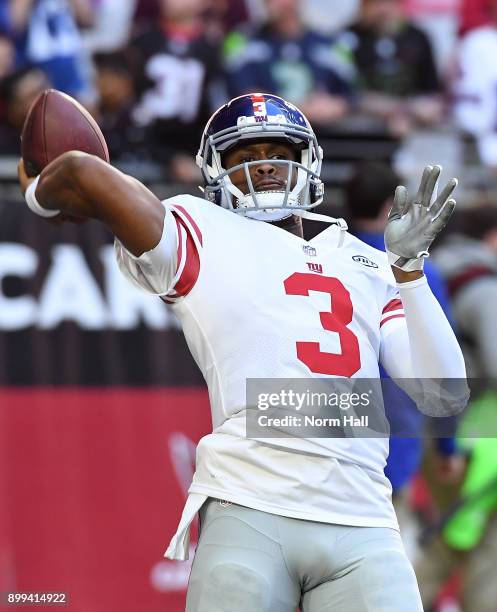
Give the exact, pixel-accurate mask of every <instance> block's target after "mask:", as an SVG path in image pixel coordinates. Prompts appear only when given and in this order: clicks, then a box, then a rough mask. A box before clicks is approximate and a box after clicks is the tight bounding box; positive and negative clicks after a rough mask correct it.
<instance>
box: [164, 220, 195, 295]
mask: <svg viewBox="0 0 497 612" xmlns="http://www.w3.org/2000/svg"><path fill="white" fill-rule="evenodd" d="M174 218H175V219H176V223H177V224H178V234H179V233H180V230H179V227H180V225H181V227H183V229H184V230H185V232H186V249H185V250H186V261H185V265H184V267H183V271H182V272H181V275H180V277H179V279H178V281H177V282H176V285H175V287H174V292H175V293H174V294H170V295H169V298H176V297H184V296H185V295H188V293H190V291H191V290H192V289H193V287H194V285H195V283H196V282H197V279H198V275H199V273H200V256H199V253H198V251H197V246H196V244H195V241H194V240H193V238H192V236H191V234H190V231H189V229H188V227H187V226H186V223H185V222H184V221H183V220H182V219H181V217H179V216H176V215H174ZM178 240H179V244H178V266H179V265H180V262H181V259H180V253H181V252H180V250H179V249H180V247H181V239H180V238H179V239H178Z"/></svg>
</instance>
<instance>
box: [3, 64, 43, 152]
mask: <svg viewBox="0 0 497 612" xmlns="http://www.w3.org/2000/svg"><path fill="white" fill-rule="evenodd" d="M49 86H50V83H49V81H48V79H47V77H46V75H45V73H44V72H43V71H41V70H39V69H38V68H24V69H22V70H19V71H17V72H14V73H13V74H11V75H9V76H8V77H6V78H5V79H4V80H3V81H2V82H1V89H0V92H1V98H2V101H3V104H4V108H5V120H4V121H3V122H2V123H1V124H0V155H15V156H16V157H18V156H19V153H20V143H19V138H20V135H21V131H22V126H23V124H24V119H25V118H26V115H27V114H28V111H29V107H30V106H31V104H32V102H33V101H34V100H35V98H36V97H37V96H38V95H39V94H40V93H41V92H42V91H44V90H45V89H46V88H47V87H49Z"/></svg>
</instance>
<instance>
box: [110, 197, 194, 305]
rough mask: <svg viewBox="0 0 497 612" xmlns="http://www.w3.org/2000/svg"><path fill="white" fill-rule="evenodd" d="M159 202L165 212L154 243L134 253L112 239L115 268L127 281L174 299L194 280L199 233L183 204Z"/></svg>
mask: <svg viewBox="0 0 497 612" xmlns="http://www.w3.org/2000/svg"><path fill="white" fill-rule="evenodd" d="M163 205H164V208H165V212H166V214H165V217H164V226H163V230H162V236H161V239H160V241H159V243H158V244H157V246H156V247H154V248H153V249H152V250H151V251H147V252H146V253H143V254H142V255H140V256H139V257H136V256H135V255H133V254H132V253H130V252H129V251H128V250H127V249H126V248H125V247H124V245H122V244H121V243H120V242H119V240H117V239H116V240H115V241H114V249H115V253H116V259H117V263H118V266H119V269H120V270H121V272H122V274H124V276H125V277H126V278H127V279H128V280H129V281H130V282H131V283H133V284H134V285H135V286H137V287H138V288H140V289H142V290H144V291H147V292H148V293H152V294H154V295H158V296H161V297H162V298H163V299H164V301H166V302H168V303H174V302H176V301H177V300H178V299H180V298H182V297H185V296H186V295H188V294H189V293H190V291H191V290H192V289H193V287H194V286H195V283H196V282H197V279H198V276H199V273H200V258H201V250H202V234H201V232H200V229H199V226H198V224H197V223H196V221H195V220H194V218H193V216H192V215H191V214H190V213H189V212H188V211H187V210H186V208H185V207H184V206H181V205H171V204H169V203H166V202H163Z"/></svg>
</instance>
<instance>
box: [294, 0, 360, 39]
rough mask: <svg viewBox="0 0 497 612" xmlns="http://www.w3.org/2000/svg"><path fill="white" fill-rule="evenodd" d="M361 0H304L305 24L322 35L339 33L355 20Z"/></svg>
mask: <svg viewBox="0 0 497 612" xmlns="http://www.w3.org/2000/svg"><path fill="white" fill-rule="evenodd" d="M360 4H361V0H347V2H344V1H343V0H304V18H305V22H306V23H307V24H308V25H309V26H311V27H312V28H314V29H315V30H318V31H319V32H323V33H328V34H329V33H330V32H339V31H340V30H343V29H344V28H347V27H348V26H350V24H351V23H353V22H354V21H355V20H356V19H357V14H358V13H359V7H360Z"/></svg>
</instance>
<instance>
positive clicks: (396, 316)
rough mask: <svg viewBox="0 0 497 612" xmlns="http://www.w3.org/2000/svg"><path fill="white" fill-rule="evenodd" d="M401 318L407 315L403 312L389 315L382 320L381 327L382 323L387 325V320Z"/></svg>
mask: <svg viewBox="0 0 497 612" xmlns="http://www.w3.org/2000/svg"><path fill="white" fill-rule="evenodd" d="M401 318H402V319H405V315H403V314H395V315H392V316H391V317H387V318H386V319H383V321H381V323H380V327H381V326H382V325H385V323H387V321H391V320H392V319H401Z"/></svg>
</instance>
